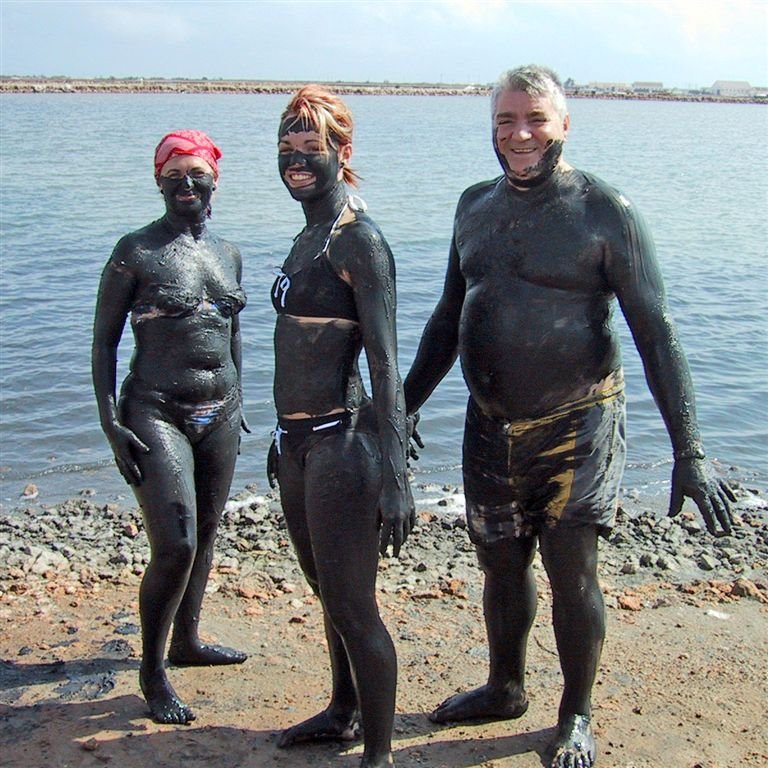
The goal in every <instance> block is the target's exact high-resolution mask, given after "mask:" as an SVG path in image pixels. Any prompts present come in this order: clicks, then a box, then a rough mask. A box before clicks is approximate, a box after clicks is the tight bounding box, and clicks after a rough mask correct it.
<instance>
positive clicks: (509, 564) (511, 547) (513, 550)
mask: <svg viewBox="0 0 768 768" xmlns="http://www.w3.org/2000/svg"><path fill="white" fill-rule="evenodd" d="M475 551H476V552H477V560H478V562H479V563H480V567H481V568H482V569H483V571H484V573H485V574H486V576H496V577H498V576H503V575H515V576H517V575H520V574H522V573H524V572H525V570H526V569H527V568H529V567H530V565H531V563H532V562H533V558H534V555H535V554H536V539H535V538H534V537H532V536H525V537H518V538H509V539H502V540H500V541H495V542H493V543H492V544H479V543H475Z"/></svg>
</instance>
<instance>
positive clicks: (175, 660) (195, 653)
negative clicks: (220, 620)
mask: <svg viewBox="0 0 768 768" xmlns="http://www.w3.org/2000/svg"><path fill="white" fill-rule="evenodd" d="M247 658H248V654H246V653H243V652H242V651H236V650H235V649H234V648H226V647H225V646H223V645H205V644H204V643H196V644H194V645H190V646H187V647H182V646H181V644H180V643H177V644H173V643H171V647H170V648H169V649H168V661H170V662H171V664H173V665H174V666H175V667H215V666H220V665H223V664H242V663H243V662H244V661H245V660H246V659H247Z"/></svg>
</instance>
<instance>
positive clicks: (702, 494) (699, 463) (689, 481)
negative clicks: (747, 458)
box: [669, 458, 736, 536]
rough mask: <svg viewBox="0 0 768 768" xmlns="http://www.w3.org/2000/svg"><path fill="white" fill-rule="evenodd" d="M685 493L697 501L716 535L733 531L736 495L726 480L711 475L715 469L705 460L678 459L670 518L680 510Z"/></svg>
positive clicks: (700, 510) (673, 480) (673, 475)
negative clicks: (732, 504) (732, 508)
mask: <svg viewBox="0 0 768 768" xmlns="http://www.w3.org/2000/svg"><path fill="white" fill-rule="evenodd" d="M686 496H689V497H690V498H692V499H693V500H694V501H695V502H696V506H697V507H698V508H699V512H701V516H702V517H703V518H704V523H705V524H706V526H707V530H708V531H709V532H710V533H711V534H712V535H713V536H726V535H728V534H729V533H730V532H731V524H732V523H733V518H732V516H731V503H732V502H735V501H736V496H735V495H734V493H733V491H732V490H731V489H730V487H729V486H728V483H726V482H725V480H720V479H719V478H715V477H713V476H712V471H711V469H710V468H709V466H708V464H707V462H706V460H705V459H697V458H692V459H677V460H676V461H675V466H674V469H673V470H672V493H671V496H670V502H669V516H670V517H674V516H675V515H677V514H678V513H679V512H680V510H681V509H682V507H683V499H684V497H686ZM718 523H719V525H720V528H719V530H718Z"/></svg>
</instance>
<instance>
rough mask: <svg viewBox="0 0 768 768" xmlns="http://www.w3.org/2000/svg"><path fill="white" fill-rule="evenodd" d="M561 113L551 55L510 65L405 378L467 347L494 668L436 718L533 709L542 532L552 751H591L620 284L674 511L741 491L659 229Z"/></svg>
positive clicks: (577, 764)
mask: <svg viewBox="0 0 768 768" xmlns="http://www.w3.org/2000/svg"><path fill="white" fill-rule="evenodd" d="M569 123H570V119H569V115H568V112H567V108H566V101H565V95H564V92H563V88H562V85H561V83H560V80H559V78H558V76H557V75H556V74H555V73H554V72H552V71H551V70H549V69H546V68H544V67H538V66H528V67H519V68H517V69H514V70H511V71H509V72H507V73H506V74H505V75H503V76H502V78H501V79H500V81H499V84H498V85H497V87H496V88H495V90H494V92H493V96H492V131H493V134H492V135H493V147H494V150H495V152H496V155H497V157H498V159H499V162H500V163H501V166H502V169H503V175H502V176H500V177H499V178H497V179H495V180H493V181H488V182H482V183H480V184H476V185H475V186H472V187H470V188H469V189H467V190H466V191H465V192H464V194H463V195H462V197H461V199H460V201H459V204H458V208H457V211H456V217H455V222H454V235H453V241H452V244H451V249H450V257H449V263H448V270H447V275H446V280H445V286H444V290H443V294H442V297H441V298H440V301H439V303H438V305H437V307H436V309H435V311H434V313H433V315H432V317H431V318H430V320H429V322H428V324H427V327H426V329H425V331H424V335H423V337H422V340H421V344H420V346H419V350H418V353H417V357H416V360H415V361H414V364H413V367H412V369H411V371H410V373H409V375H408V377H407V379H406V382H405V393H406V401H407V406H408V412H409V413H411V414H413V413H414V412H415V411H416V410H417V409H418V408H420V407H421V405H422V404H423V403H424V401H425V400H426V399H427V398H428V397H429V395H430V393H431V392H432V391H433V389H434V388H435V387H436V386H437V384H438V383H439V381H440V380H441V379H442V377H443V376H444V375H445V374H446V373H447V371H448V370H449V369H450V367H451V366H452V364H453V363H454V361H455V359H456V356H457V355H458V356H459V357H460V360H461V365H462V370H463V374H464V378H465V380H466V383H467V386H468V389H469V394H470V396H469V402H468V406H467V416H466V425H465V435H464V448H463V468H464V487H465V493H466V502H467V522H468V528H469V533H470V538H471V539H472V542H473V543H474V544H475V547H476V550H477V554H478V559H479V562H480V565H481V567H482V569H483V571H484V572H485V590H484V598H483V605H484V612H485V619H486V629H487V634H488V642H489V647H490V671H489V677H488V682H487V684H486V685H484V686H482V687H480V688H477V689H475V690H472V691H469V692H467V693H460V694H457V695H455V696H452V697H451V698H449V699H447V700H446V701H445V702H443V703H442V704H441V705H440V706H439V707H438V708H437V709H436V710H435V711H434V712H433V713H432V715H431V718H432V719H433V720H434V721H436V722H440V723H443V722H452V721H453V722H455V721H464V720H471V719H488V718H500V719H501V718H516V717H520V716H521V715H523V714H524V713H525V711H526V709H527V707H528V699H527V696H526V692H525V686H524V676H525V654H526V644H527V638H528V633H529V631H530V628H531V626H532V623H533V619H534V615H535V609H536V585H535V580H534V576H533V573H532V569H531V564H532V561H533V558H534V555H535V551H536V545H537V542H538V545H539V548H540V551H541V557H542V560H543V563H544V566H545V568H546V571H547V575H548V577H549V581H550V584H551V587H552V593H553V623H554V630H555V636H556V640H557V647H558V652H559V656H560V664H561V668H562V671H563V678H564V690H563V694H562V699H561V703H560V710H559V717H558V726H557V732H556V735H555V738H554V741H553V743H552V748H551V755H550V758H549V759H550V760H551V763H550V764H551V766H553V768H589V766H592V765H594V763H595V755H596V748H595V740H594V736H593V732H592V727H591V724H590V717H591V690H592V685H593V683H594V680H595V675H596V672H597V666H598V662H599V659H600V652H601V649H602V644H603V638H604V632H605V621H604V606H603V600H602V595H601V592H600V587H599V584H598V580H597V552H598V537H599V536H600V535H606V534H607V533H608V532H609V531H610V529H611V527H612V526H613V524H614V517H615V513H616V506H617V494H618V490H619V483H620V480H621V476H622V471H623V466H624V457H625V441H624V420H625V406H624V386H623V376H622V368H621V357H620V350H619V340H618V336H617V333H616V331H615V329H614V328H613V325H612V322H611V314H612V307H613V305H614V299H618V303H619V306H620V307H621V309H622V311H623V313H624V316H625V317H626V320H627V323H628V325H629V327H630V329H631V332H632V335H633V338H634V341H635V344H636V346H637V349H638V351H639V353H640V356H641V358H642V361H643V365H644V367H645V374H646V378H647V381H648V384H649V386H650V389H651V392H652V394H653V397H654V399H655V401H656V404H657V406H658V408H659V410H660V412H661V414H662V417H663V419H664V422H665V424H666V426H667V430H668V432H669V435H670V438H671V441H672V446H673V450H674V458H675V462H674V471H673V475H672V492H671V504H670V514H676V513H677V512H679V510H680V508H681V506H682V503H683V498H684V497H685V496H690V497H692V498H693V499H694V500H695V502H696V504H697V505H698V508H699V510H700V512H701V514H702V516H703V518H704V521H705V523H706V525H707V528H708V529H709V531H710V532H711V533H713V534H718V533H728V532H729V531H730V526H731V514H730V507H729V502H730V501H732V500H733V495H732V493H731V491H730V489H729V488H728V487H727V485H726V484H725V483H723V482H721V481H718V480H716V479H715V478H713V477H712V476H711V474H710V469H709V466H708V464H707V463H706V461H705V454H704V450H703V447H702V442H701V438H700V435H699V430H698V426H697V423H696V413H695V406H694V394H693V388H692V385H691V379H690V375H689V371H688V365H687V363H686V359H685V355H684V353H683V350H682V348H681V346H680V342H679V340H678V336H677V332H676V330H675V326H674V324H673V321H672V318H671V317H670V313H669V310H668V307H667V302H666V299H665V292H664V286H663V283H662V277H661V273H660V270H659V266H658V264H657V261H656V256H655V253H654V246H653V242H652V239H651V236H650V234H649V232H648V230H647V228H646V226H645V224H644V223H643V220H642V218H641V216H640V214H639V212H638V211H637V210H636V209H635V208H634V206H633V205H632V204H631V203H630V202H629V201H628V200H627V199H626V198H625V197H624V196H623V195H622V194H621V193H619V192H618V191H616V190H615V189H613V188H611V187H609V186H608V185H607V184H606V183H604V182H603V181H601V180H600V179H598V178H596V177H595V176H592V175H591V174H589V173H585V172H583V171H580V170H577V169H575V168H572V167H571V166H569V165H568V164H567V163H566V162H565V160H564V159H563V147H564V145H565V141H566V136H567V134H568V129H569Z"/></svg>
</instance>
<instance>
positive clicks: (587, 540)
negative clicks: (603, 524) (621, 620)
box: [541, 525, 599, 602]
mask: <svg viewBox="0 0 768 768" xmlns="http://www.w3.org/2000/svg"><path fill="white" fill-rule="evenodd" d="M597 541H598V531H597V528H596V527H595V526H593V525H585V526H573V527H565V526H555V527H554V528H549V529H547V530H546V531H543V532H542V534H541V559H542V562H543V563H544V568H545V569H546V571H547V576H548V577H549V583H550V585H551V586H552V591H553V593H554V594H555V595H556V596H559V597H561V598H564V599H573V600H575V601H577V602H578V601H579V600H582V599H584V596H585V595H592V594H594V592H595V590H599V584H598V579H597V552H598V548H597ZM590 599H591V598H590Z"/></svg>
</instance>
